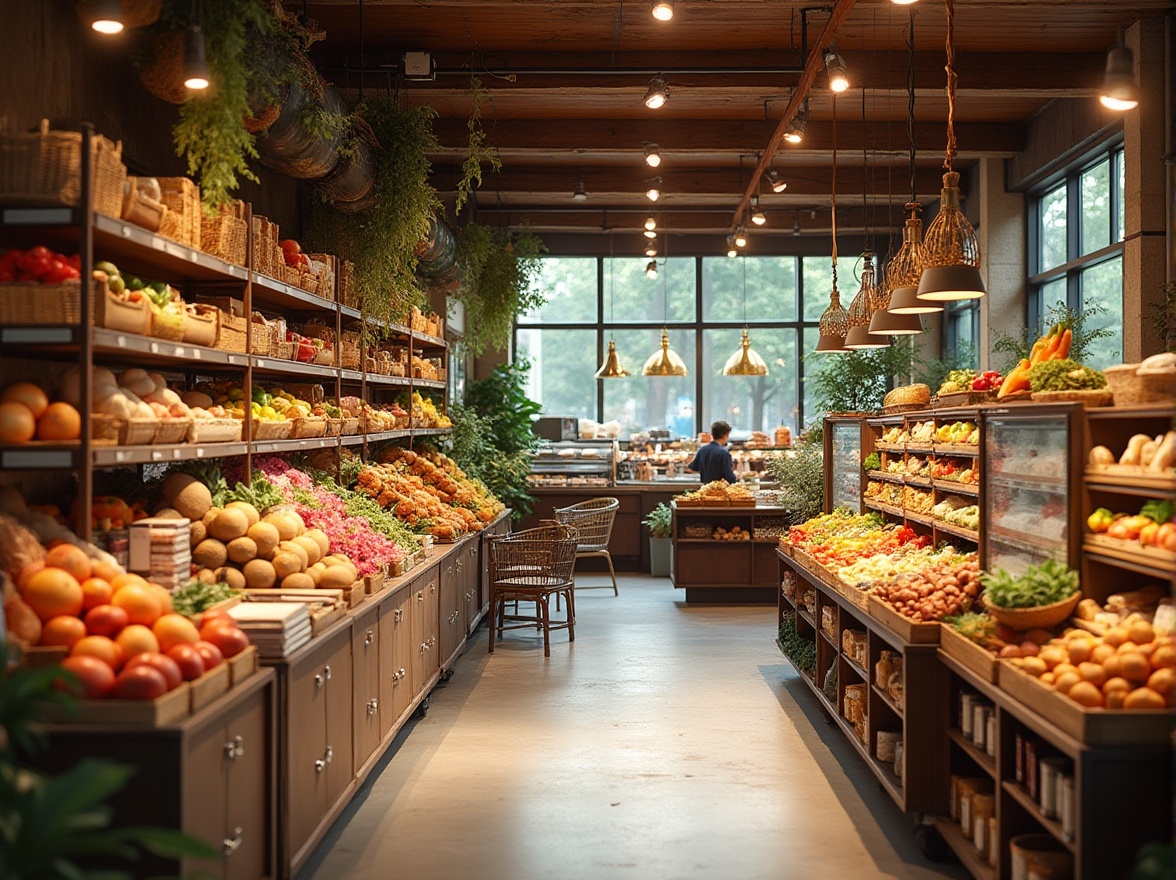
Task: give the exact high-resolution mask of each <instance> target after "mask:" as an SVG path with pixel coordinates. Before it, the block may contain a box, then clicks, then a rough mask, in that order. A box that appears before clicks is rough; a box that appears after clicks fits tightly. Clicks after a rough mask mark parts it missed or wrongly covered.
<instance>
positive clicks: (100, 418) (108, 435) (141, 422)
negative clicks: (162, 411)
mask: <svg viewBox="0 0 1176 880" xmlns="http://www.w3.org/2000/svg"><path fill="white" fill-rule="evenodd" d="M158 424H159V419H121V418H118V417H117V416H108V415H104V414H102V413H91V414H90V437H91V440H92V442H93V443H95V444H96V445H98V446H148V445H150V444H151V443H152V442H153V441H154V440H155V430H156V427H157V426H158Z"/></svg>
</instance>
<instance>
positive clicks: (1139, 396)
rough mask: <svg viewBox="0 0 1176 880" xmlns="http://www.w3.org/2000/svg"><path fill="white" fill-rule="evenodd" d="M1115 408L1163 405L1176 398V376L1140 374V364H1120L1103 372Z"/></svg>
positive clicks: (1170, 374) (1168, 374) (1169, 374)
mask: <svg viewBox="0 0 1176 880" xmlns="http://www.w3.org/2000/svg"><path fill="white" fill-rule="evenodd" d="M1103 375H1105V376H1106V377H1107V387H1108V388H1109V389H1110V390H1111V392H1112V393H1113V394H1114V396H1115V406H1137V405H1139V404H1143V403H1161V402H1163V401H1168V400H1172V399H1173V398H1176V374H1172V373H1140V372H1139V364H1120V365H1118V366H1115V367H1107V369H1105V370H1103Z"/></svg>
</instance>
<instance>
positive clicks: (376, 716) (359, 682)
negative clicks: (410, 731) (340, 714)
mask: <svg viewBox="0 0 1176 880" xmlns="http://www.w3.org/2000/svg"><path fill="white" fill-rule="evenodd" d="M379 615H380V608H379V607H375V608H370V609H368V610H367V611H366V612H364V613H363V614H361V615H360V616H359V617H357V618H355V622H354V624H352V627H351V658H352V683H351V688H352V715H353V721H352V723H353V725H354V730H355V740H354V743H355V758H354V771H355V772H356V773H358V772H359V768H360V767H362V766H363V765H364V764H365V763H366V762H367V760H368V758H370V757H371V756H372V754H374V753H375V751H376V749H377V748H378V747H379V745H380V740H381V739H383V738H384V733H385V732H386V731H387V728H386V727H384V725H383V724H382V722H381V714H382V713H383V712H386V711H388V708H387V707H384V706H381V702H383V701H382V700H381V698H380V652H381V650H382V643H381V640H380V616H379ZM389 706H390V702H389Z"/></svg>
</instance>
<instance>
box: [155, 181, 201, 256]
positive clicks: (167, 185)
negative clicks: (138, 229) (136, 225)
mask: <svg viewBox="0 0 1176 880" xmlns="http://www.w3.org/2000/svg"><path fill="white" fill-rule="evenodd" d="M159 190H160V193H161V194H162V198H163V204H164V205H166V206H167V213H165V214H164V216H163V222H162V223H160V225H159V234H160V235H164V236H167V237H168V238H171V239H174V240H175V241H178V242H180V244H186V245H188V247H194V248H199V247H201V245H202V243H203V218H204V212H203V210H202V209H201V206H200V187H198V186H197V185H196V184H194V183H193V182H192V181H190V180H189V179H188V178H186V177H161V178H159Z"/></svg>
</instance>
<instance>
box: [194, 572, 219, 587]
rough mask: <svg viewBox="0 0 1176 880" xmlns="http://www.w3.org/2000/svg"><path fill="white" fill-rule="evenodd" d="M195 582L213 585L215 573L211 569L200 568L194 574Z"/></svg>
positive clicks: (215, 580)
mask: <svg viewBox="0 0 1176 880" xmlns="http://www.w3.org/2000/svg"><path fill="white" fill-rule="evenodd" d="M196 580H198V581H200V583H202V584H215V583H217V579H216V572H215V571H213V570H212V569H211V568H202V569H200V571H198V572H197V573H196Z"/></svg>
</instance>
